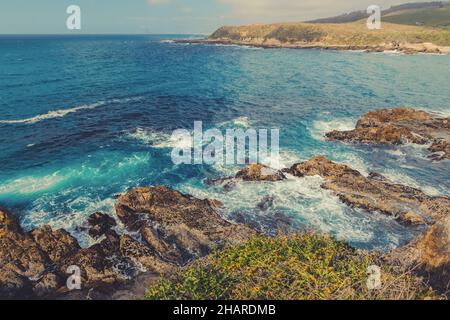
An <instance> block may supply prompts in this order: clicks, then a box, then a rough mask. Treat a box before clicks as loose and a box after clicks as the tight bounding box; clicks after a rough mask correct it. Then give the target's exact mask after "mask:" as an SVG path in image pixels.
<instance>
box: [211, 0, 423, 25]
mask: <svg viewBox="0 0 450 320" xmlns="http://www.w3.org/2000/svg"><path fill="white" fill-rule="evenodd" d="M218 1H219V2H220V3H222V4H225V5H229V6H230V7H231V9H232V13H233V15H234V17H236V18H241V19H242V18H246V19H249V20H261V21H268V20H269V21H287V20H293V21H301V20H307V19H314V18H320V17H328V16H330V15H337V14H342V13H346V12H350V11H355V10H364V9H366V8H367V7H368V6H369V5H373V4H376V5H379V6H381V7H382V8H387V7H390V6H391V5H396V4H401V3H405V2H421V1H423V0H410V1H406V0H339V1H337V0H218Z"/></svg>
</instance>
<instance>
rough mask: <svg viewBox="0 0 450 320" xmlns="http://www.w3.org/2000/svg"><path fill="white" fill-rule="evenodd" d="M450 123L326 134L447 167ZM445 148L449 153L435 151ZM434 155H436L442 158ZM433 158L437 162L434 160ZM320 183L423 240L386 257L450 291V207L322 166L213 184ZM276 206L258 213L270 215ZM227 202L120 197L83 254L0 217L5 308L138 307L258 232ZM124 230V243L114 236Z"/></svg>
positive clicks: (391, 120) (58, 235)
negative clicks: (418, 149) (152, 290)
mask: <svg viewBox="0 0 450 320" xmlns="http://www.w3.org/2000/svg"><path fill="white" fill-rule="evenodd" d="M449 136H450V135H449V122H448V118H442V117H438V116H436V115H432V114H429V113H426V112H422V111H417V110H414V109H392V110H387V109H382V110H377V111H374V112H371V113H369V114H367V115H365V116H363V117H362V118H361V119H360V121H359V122H358V124H357V126H356V129H355V130H352V131H346V132H338V131H334V132H331V133H328V134H327V137H328V138H329V139H331V140H342V141H347V142H357V143H372V144H386V143H388V144H401V143H405V142H413V143H419V144H426V143H428V144H431V145H432V147H430V151H431V152H434V153H433V154H432V155H431V158H432V159H435V160H444V159H448V155H449V154H448V140H446V139H447V138H448V137H449ZM441 144H443V145H446V146H447V149H445V148H444V150H443V151H441V149H439V148H436V147H433V146H435V145H441ZM435 150H437V151H435ZM436 152H440V153H439V156H438V157H436V156H435V154H436ZM307 176H320V177H321V178H322V179H323V183H322V185H321V187H322V188H324V189H326V190H329V191H331V192H332V193H333V194H335V195H336V196H337V197H338V198H339V199H340V200H341V201H342V202H343V203H344V204H346V205H348V206H350V207H357V208H361V209H363V210H364V211H365V212H367V214H370V213H372V212H380V213H383V214H386V215H389V216H392V217H394V218H395V219H396V220H397V221H399V222H400V223H402V224H404V225H407V226H416V225H421V226H422V227H423V230H424V233H423V234H421V235H420V236H418V237H417V238H416V239H414V240H413V241H411V242H410V243H409V244H407V245H406V246H404V247H400V248H397V249H395V250H393V251H391V252H389V253H386V254H384V255H382V256H381V258H380V259H381V260H382V261H384V262H385V263H386V264H389V265H392V266H395V267H396V268H399V269H400V270H404V271H405V272H412V273H414V274H415V275H417V276H420V277H422V278H423V279H424V281H425V282H426V283H427V284H429V285H430V286H431V287H432V288H433V289H434V290H435V291H436V292H437V293H438V294H444V295H446V294H448V292H449V289H450V198H449V197H445V196H440V197H433V196H429V195H427V194H425V193H424V192H422V191H421V190H418V189H416V188H411V187H408V186H405V185H401V184H396V183H393V182H391V181H389V180H388V179H387V178H385V177H383V176H382V175H380V174H377V173H370V174H369V175H368V176H364V175H363V174H361V173H360V172H358V171H357V170H354V169H353V168H351V167H349V166H347V165H344V164H340V163H335V162H333V161H331V160H329V159H327V158H326V157H324V156H317V157H314V158H312V159H310V160H307V161H304V162H301V163H297V164H294V165H293V166H291V167H290V168H286V169H283V170H274V169H271V168H268V167H266V166H264V165H260V164H252V165H249V166H248V167H246V168H244V169H243V170H241V171H239V172H238V173H237V174H236V175H235V176H232V177H225V178H221V179H218V180H210V181H207V182H206V183H207V184H210V185H214V186H216V187H217V186H219V187H223V189H224V191H225V192H226V191H227V190H229V189H231V188H233V187H234V185H235V183H238V182H243V183H249V184H251V183H277V182H278V181H283V180H286V179H290V178H291V177H295V178H296V179H302V178H304V177H307ZM267 197H269V198H265V199H266V201H265V203H263V204H261V206H264V205H266V204H267V205H268V206H270V201H271V199H270V195H267ZM221 210H226V208H224V207H223V204H222V203H221V202H220V201H217V200H213V199H198V198H195V197H192V196H190V195H186V194H182V193H180V192H178V191H176V190H173V189H170V188H168V187H166V186H156V187H140V188H136V189H133V190H130V191H128V192H126V193H125V194H122V195H119V196H118V198H117V200H116V203H115V213H116V219H115V218H113V217H111V216H109V215H106V214H104V213H100V212H96V213H93V214H92V215H91V216H90V217H89V218H88V219H87V224H88V227H87V228H86V232H87V233H88V234H89V235H90V236H91V237H92V238H93V239H96V241H97V242H96V244H94V245H92V246H90V247H89V248H81V246H80V245H79V243H78V241H77V240H76V239H75V238H74V237H73V236H72V235H71V234H69V233H68V232H67V231H66V230H63V229H60V230H52V228H50V227H49V226H44V227H41V228H38V229H35V230H32V231H30V232H25V231H24V230H23V229H22V228H21V226H20V224H19V223H18V222H17V221H16V220H15V219H14V217H13V215H12V214H11V213H9V212H7V211H6V210H4V209H0V298H3V299H13V298H18V299H140V298H143V296H144V292H145V289H146V287H147V285H148V283H150V282H152V281H154V280H155V279H157V278H158V277H159V276H160V275H164V274H170V273H171V272H173V271H174V270H176V269H177V268H179V267H183V266H186V265H187V264H189V263H190V262H192V261H194V260H196V259H199V258H201V257H205V256H207V255H208V254H209V253H210V252H211V251H212V250H214V249H216V248H222V247H223V246H225V245H228V244H235V243H242V242H245V241H247V240H249V239H251V238H252V237H254V236H256V235H258V234H259V233H260V232H259V231H257V230H254V229H252V228H251V227H250V226H247V225H244V224H237V223H232V222H230V221H227V220H225V219H223V218H222V217H221V214H220V213H221ZM117 224H121V225H123V226H124V228H125V230H126V231H125V232H124V233H123V234H119V233H118V232H116V231H115V230H114V229H115V227H116V226H117ZM70 266H77V267H79V268H80V271H81V280H82V290H78V291H69V289H68V288H67V286H66V280H67V278H68V277H69V274H68V273H67V270H68V268H69V267H70Z"/></svg>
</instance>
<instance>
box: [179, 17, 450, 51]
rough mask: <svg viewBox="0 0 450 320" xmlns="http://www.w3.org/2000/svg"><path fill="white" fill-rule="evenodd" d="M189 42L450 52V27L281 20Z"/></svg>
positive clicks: (222, 31)
mask: <svg viewBox="0 0 450 320" xmlns="http://www.w3.org/2000/svg"><path fill="white" fill-rule="evenodd" d="M186 42H200V43H211V44H237V45H249V46H256V47H263V48H292V49H302V48H303V49H307V48H321V49H335V50H366V51H376V52H382V51H392V50H396V51H402V52H405V53H417V52H423V53H450V30H449V29H446V28H433V27H423V26H410V25H401V24H393V23H387V22H385V23H383V24H382V28H381V29H380V30H369V29H368V28H367V26H366V21H365V20H361V21H356V22H351V23H341V24H331V23H327V24H319V23H303V22H300V23H278V24H261V25H248V26H225V27H221V28H219V29H218V30H216V31H215V32H214V33H213V34H211V35H210V36H209V37H208V38H206V39H200V40H186Z"/></svg>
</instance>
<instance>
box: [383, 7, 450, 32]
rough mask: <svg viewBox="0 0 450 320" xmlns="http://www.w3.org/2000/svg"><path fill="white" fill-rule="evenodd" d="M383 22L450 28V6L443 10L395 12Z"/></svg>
mask: <svg viewBox="0 0 450 320" xmlns="http://www.w3.org/2000/svg"><path fill="white" fill-rule="evenodd" d="M383 21H385V22H390V23H397V24H407V25H416V23H417V22H419V23H421V24H422V23H423V25H425V26H429V27H450V5H447V6H444V7H442V8H426V9H419V10H414V9H412V10H405V11H401V12H395V13H392V14H388V15H386V16H384V17H383Z"/></svg>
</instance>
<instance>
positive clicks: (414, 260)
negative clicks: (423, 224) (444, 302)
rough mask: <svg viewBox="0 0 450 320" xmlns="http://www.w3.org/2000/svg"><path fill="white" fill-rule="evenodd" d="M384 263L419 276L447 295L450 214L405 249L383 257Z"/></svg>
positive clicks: (449, 274) (449, 270) (399, 249)
mask: <svg viewBox="0 0 450 320" xmlns="http://www.w3.org/2000/svg"><path fill="white" fill-rule="evenodd" d="M384 261H385V262H386V263H389V264H390V265H394V266H399V267H401V268H402V269H404V270H405V271H406V270H412V271H413V272H414V273H416V274H419V275H421V276H423V277H424V278H425V280H426V281H427V282H428V283H429V284H430V285H431V286H432V287H433V289H435V290H437V291H438V292H439V293H442V294H446V295H447V296H448V295H449V294H450V215H447V216H445V217H443V218H442V219H440V220H439V221H437V222H436V223H435V224H434V225H433V226H431V227H430V228H429V229H428V230H427V231H426V232H425V233H424V234H423V235H421V236H419V237H418V238H417V239H415V240H414V241H412V242H411V243H410V244H408V245H407V246H405V247H402V248H398V249H395V250H393V251H392V252H390V253H388V254H387V255H385V256H384Z"/></svg>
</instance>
